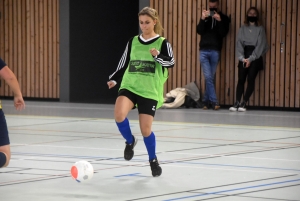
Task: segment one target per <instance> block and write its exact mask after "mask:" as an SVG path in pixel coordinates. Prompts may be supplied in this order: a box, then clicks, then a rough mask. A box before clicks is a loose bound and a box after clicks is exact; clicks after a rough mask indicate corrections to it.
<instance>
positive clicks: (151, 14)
mask: <svg viewBox="0 0 300 201" xmlns="http://www.w3.org/2000/svg"><path fill="white" fill-rule="evenodd" d="M141 15H148V16H149V17H151V18H152V19H153V20H156V24H155V26H154V32H155V33H157V34H159V35H161V34H162V32H163V30H164V28H163V27H162V25H161V23H160V20H159V17H158V13H157V11H156V10H155V9H153V8H150V7H145V8H143V9H142V10H141V11H140V12H139V14H138V16H141Z"/></svg>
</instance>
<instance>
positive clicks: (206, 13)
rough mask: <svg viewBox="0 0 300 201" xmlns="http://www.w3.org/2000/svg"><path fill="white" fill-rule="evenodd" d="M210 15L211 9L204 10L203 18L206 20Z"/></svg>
mask: <svg viewBox="0 0 300 201" xmlns="http://www.w3.org/2000/svg"><path fill="white" fill-rule="evenodd" d="M208 16H209V11H207V10H203V11H202V17H201V18H202V20H204V19H205V18H207V17H208Z"/></svg>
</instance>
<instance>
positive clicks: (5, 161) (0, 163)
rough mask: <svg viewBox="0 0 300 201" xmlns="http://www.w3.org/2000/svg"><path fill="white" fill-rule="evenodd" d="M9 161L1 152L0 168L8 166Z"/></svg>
mask: <svg viewBox="0 0 300 201" xmlns="http://www.w3.org/2000/svg"><path fill="white" fill-rule="evenodd" d="M8 163H9V160H8V158H7V156H6V154H5V153H3V152H0V168H2V167H6V166H8Z"/></svg>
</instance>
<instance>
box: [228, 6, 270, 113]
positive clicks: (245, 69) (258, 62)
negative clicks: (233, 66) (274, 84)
mask: <svg viewBox="0 0 300 201" xmlns="http://www.w3.org/2000/svg"><path fill="white" fill-rule="evenodd" d="M245 19H246V20H245V23H244V25H242V26H241V28H240V29H239V32H238V36H237V41H236V54H237V58H238V60H239V64H238V83H237V86H236V101H235V103H234V105H233V106H232V107H230V108H229V110H230V111H240V112H245V111H246V104H247V102H248V101H249V98H250V96H251V94H252V93H253V91H254V85H255V78H256V76H257V74H258V72H259V71H260V70H263V58H262V55H264V54H265V53H266V52H267V50H268V48H269V47H268V44H267V39H266V33H265V30H264V27H262V26H261V25H260V22H259V12H258V10H257V8H256V7H251V8H249V9H248V11H247V13H246V18H245ZM246 78H247V81H248V84H247V89H246V92H245V93H244V84H245V82H246ZM242 95H243V101H242V102H240V101H241V98H242Z"/></svg>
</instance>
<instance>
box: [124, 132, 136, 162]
mask: <svg viewBox="0 0 300 201" xmlns="http://www.w3.org/2000/svg"><path fill="white" fill-rule="evenodd" d="M132 137H133V143H131V144H128V143H127V142H125V144H126V147H125V150H124V159H125V160H127V161H130V160H131V159H132V157H133V155H134V151H133V149H134V147H135V145H136V143H137V142H138V139H137V138H135V137H134V135H133V136H132Z"/></svg>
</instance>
